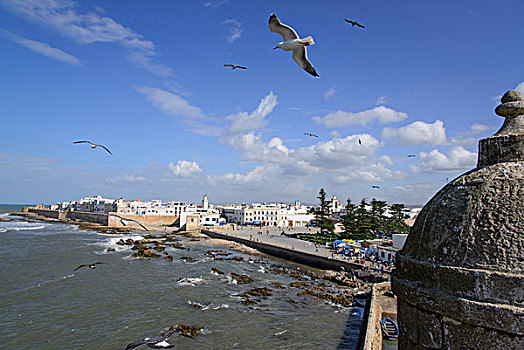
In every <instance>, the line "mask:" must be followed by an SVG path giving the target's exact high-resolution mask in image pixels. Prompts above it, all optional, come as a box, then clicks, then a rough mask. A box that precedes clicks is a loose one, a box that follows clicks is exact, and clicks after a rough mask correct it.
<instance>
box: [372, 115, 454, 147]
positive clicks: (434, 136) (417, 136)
mask: <svg viewBox="0 0 524 350" xmlns="http://www.w3.org/2000/svg"><path fill="white" fill-rule="evenodd" d="M382 137H384V138H397V139H400V141H401V142H402V143H405V144H427V145H443V144H446V143H447V138H446V129H445V128H444V123H443V122H442V121H441V120H437V121H435V122H434V123H433V124H430V123H425V122H421V121H417V122H414V123H411V124H409V125H407V126H404V127H401V128H398V129H394V128H389V127H387V128H384V130H382Z"/></svg>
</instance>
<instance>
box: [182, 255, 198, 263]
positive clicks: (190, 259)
mask: <svg viewBox="0 0 524 350" xmlns="http://www.w3.org/2000/svg"><path fill="white" fill-rule="evenodd" d="M180 260H182V261H184V262H186V263H194V262H196V260H195V259H193V258H192V257H190V256H181V257H180Z"/></svg>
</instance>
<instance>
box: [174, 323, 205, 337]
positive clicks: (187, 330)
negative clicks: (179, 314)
mask: <svg viewBox="0 0 524 350" xmlns="http://www.w3.org/2000/svg"><path fill="white" fill-rule="evenodd" d="M201 330H202V328H200V327H195V326H188V325H185V324H182V323H179V324H178V332H179V333H181V334H185V335H189V336H191V337H196V336H197V334H198V333H200V331H201Z"/></svg>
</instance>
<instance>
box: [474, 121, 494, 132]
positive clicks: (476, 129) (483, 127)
mask: <svg viewBox="0 0 524 350" xmlns="http://www.w3.org/2000/svg"><path fill="white" fill-rule="evenodd" d="M493 129H494V127H493V126H490V125H484V124H479V123H475V124H473V125H472V126H471V128H470V131H471V133H472V134H481V133H483V132H486V131H489V130H493Z"/></svg>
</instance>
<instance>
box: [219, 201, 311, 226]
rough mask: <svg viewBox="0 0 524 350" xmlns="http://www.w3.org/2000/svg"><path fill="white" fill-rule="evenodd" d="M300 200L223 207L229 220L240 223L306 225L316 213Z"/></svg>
mask: <svg viewBox="0 0 524 350" xmlns="http://www.w3.org/2000/svg"><path fill="white" fill-rule="evenodd" d="M307 210H308V208H307V207H305V206H302V205H301V204H300V202H298V201H297V202H295V203H294V204H291V205H289V206H286V205H284V204H281V203H272V204H268V203H253V204H251V205H246V204H240V205H233V206H226V207H224V208H223V209H222V211H223V213H224V216H225V217H226V218H227V221H228V222H231V223H236V224H238V225H262V226H279V227H305V226H306V225H307V224H308V223H309V222H310V221H311V220H313V219H314V218H315V216H314V215H312V214H308V212H307Z"/></svg>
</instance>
